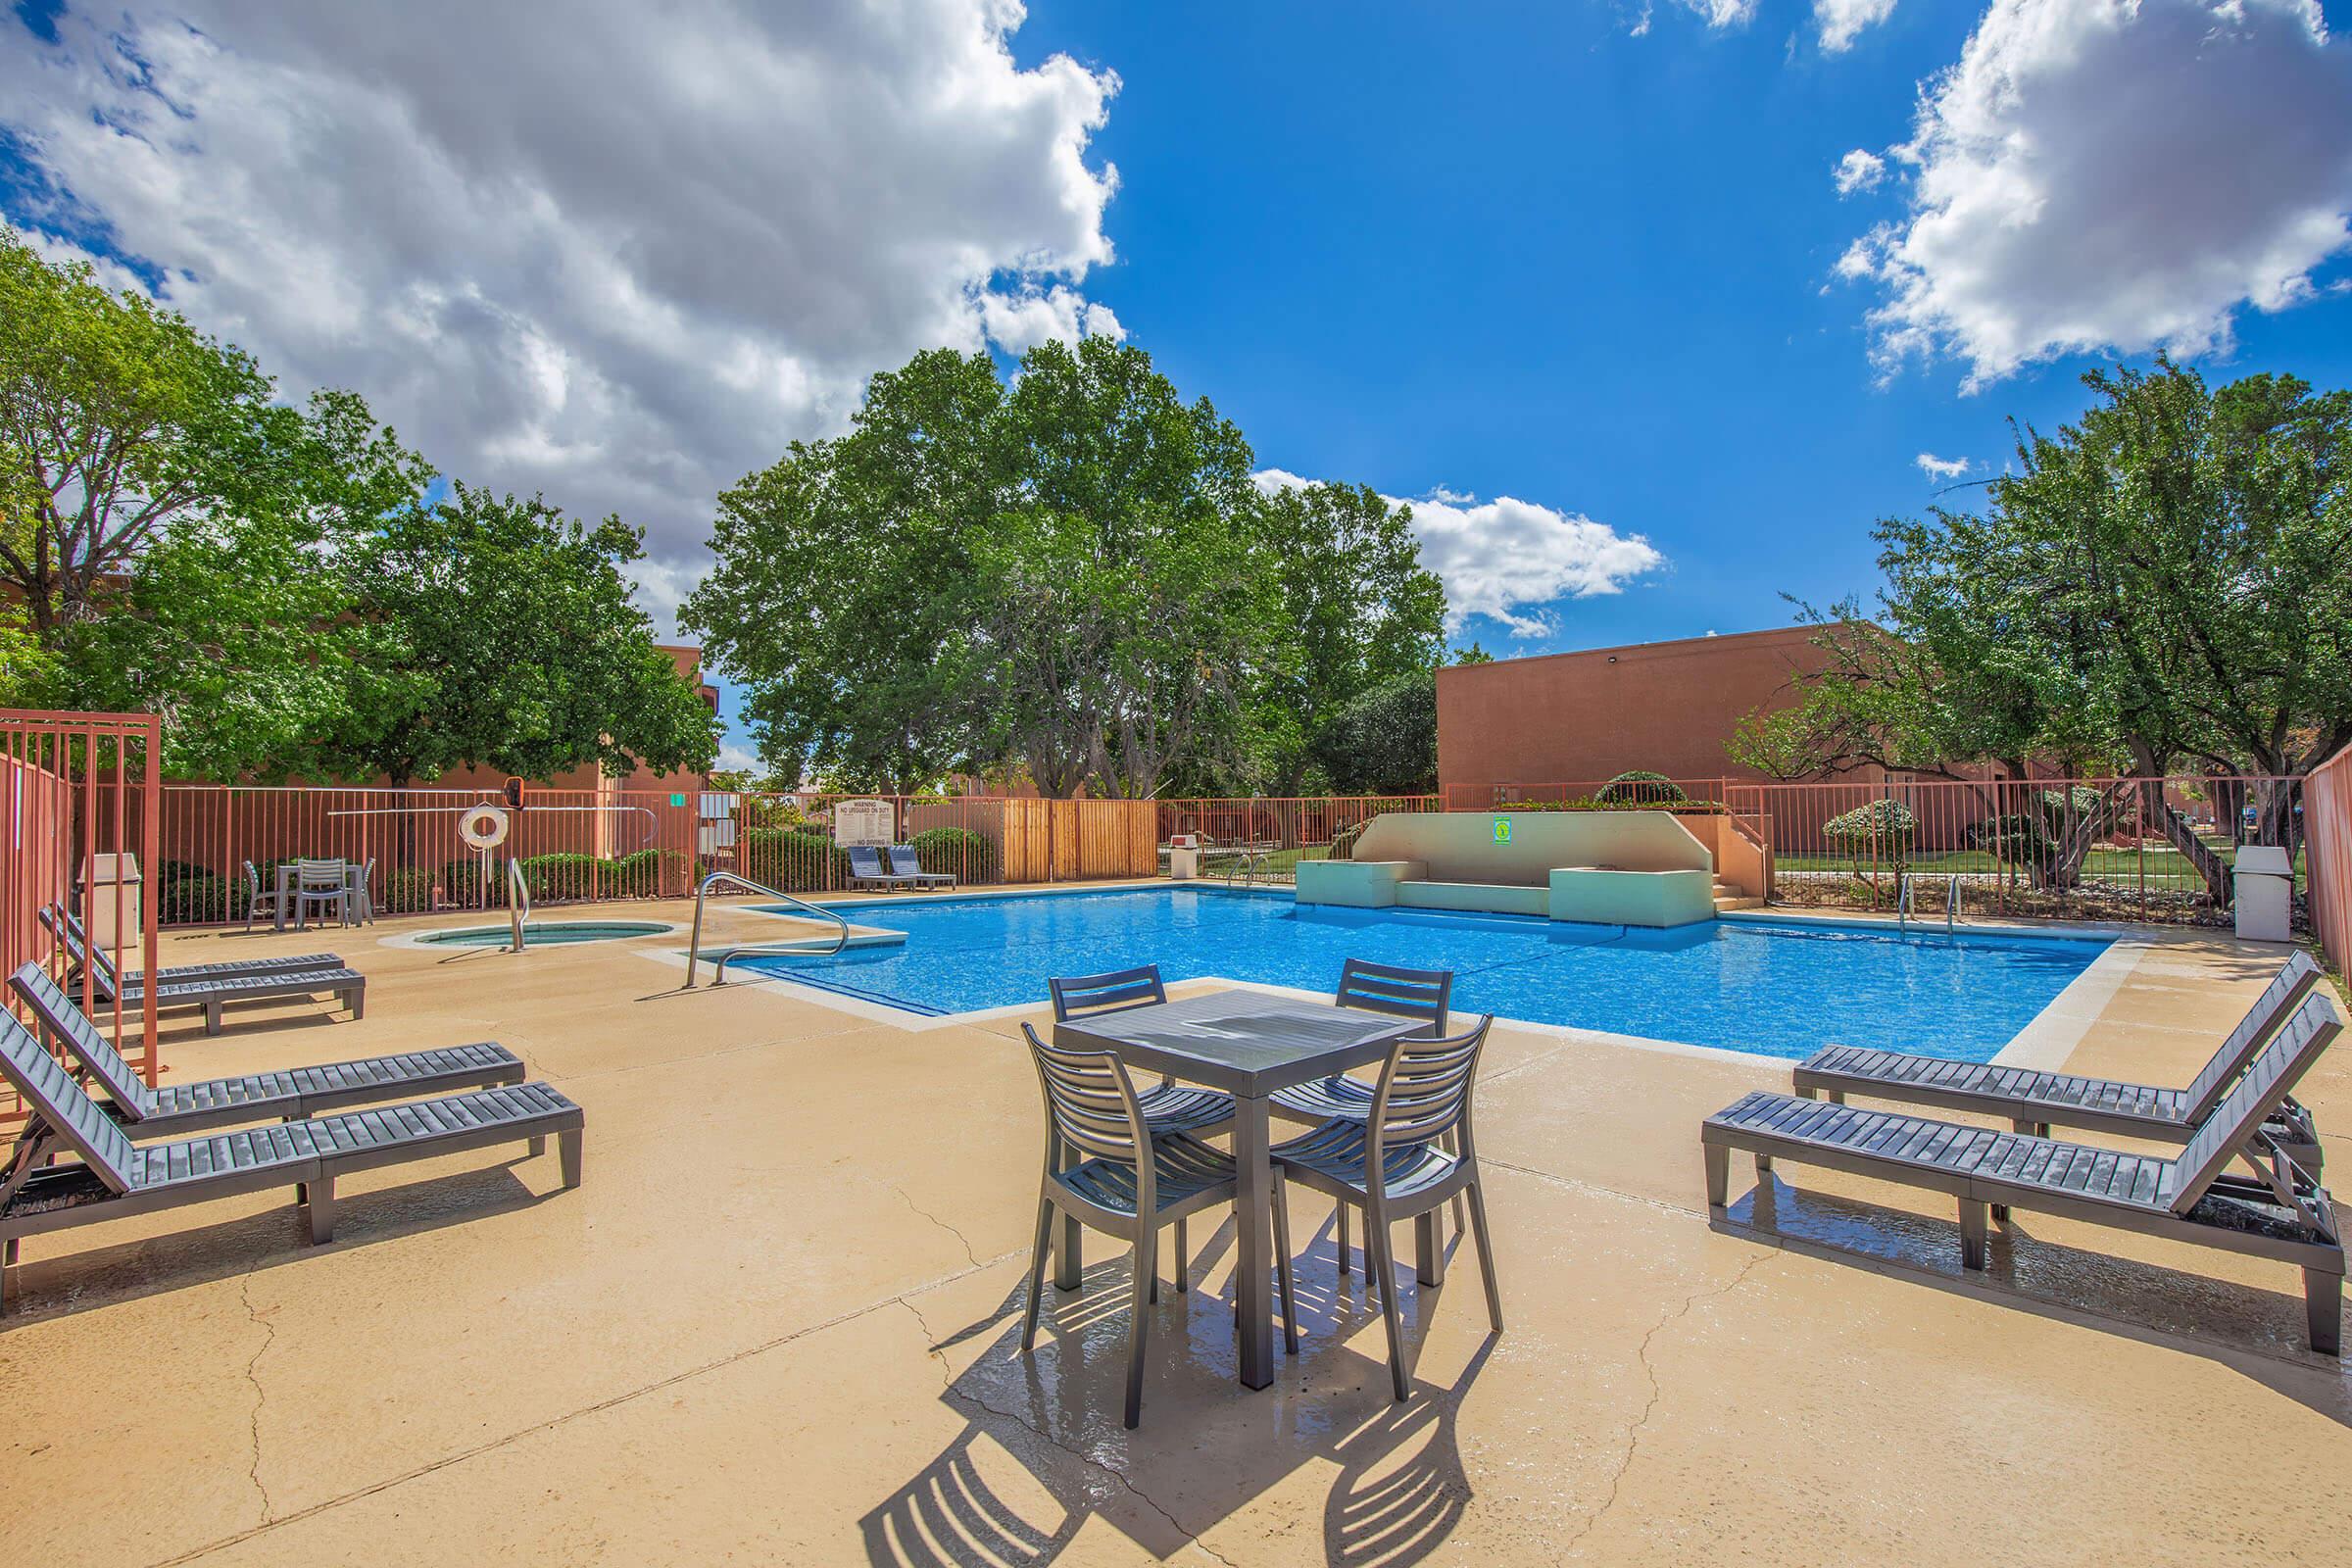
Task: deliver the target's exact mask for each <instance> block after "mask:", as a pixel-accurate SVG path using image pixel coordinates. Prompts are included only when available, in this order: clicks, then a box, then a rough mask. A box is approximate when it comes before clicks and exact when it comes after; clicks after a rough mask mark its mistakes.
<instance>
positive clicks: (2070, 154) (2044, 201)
mask: <svg viewBox="0 0 2352 1568" xmlns="http://www.w3.org/2000/svg"><path fill="white" fill-rule="evenodd" d="M1892 151H1893V153H1894V156H1895V157H1896V158H1897V159H1898V160H1899V161H1901V162H1902V163H1904V164H1905V165H1907V166H1909V167H1910V170H1911V173H1910V175H1909V181H1910V191H1909V194H1910V198H1911V212H1910V215H1909V217H1908V218H1907V219H1905V220H1904V221H1901V222H1899V223H1895V224H1889V225H1885V226H1882V227H1880V228H1878V229H1876V230H1874V231H1873V232H1872V233H1870V234H1869V235H1867V236H1865V237H1863V238H1862V239H1860V240H1857V241H1856V242H1855V243H1854V245H1853V246H1852V247H1851V248H1850V249H1849V250H1848V251H1847V252H1846V253H1845V255H1844V257H1843V258H1841V259H1840V261H1839V263H1838V275H1840V276H1842V277H1846V278H1849V279H1851V278H1868V279H1872V280H1875V282H1876V283H1877V284H1878V285H1879V286H1880V287H1881V288H1882V289H1883V290H1884V291H1885V298H1884V300H1883V302H1882V303H1881V305H1880V306H1879V307H1878V308H1877V309H1876V310H1874V311H1873V312H1872V315H1871V325H1872V328H1873V354H1874V358H1875V359H1876V360H1877V361H1878V363H1879V364H1880V365H1881V367H1882V368H1884V369H1887V370H1891V369H1892V368H1895V367H1896V366H1899V365H1900V364H1901V363H1903V362H1904V361H1906V360H1908V359H1912V358H1927V357H1930V356H1933V355H1936V354H1939V353H1948V354H1952V355H1955V356H1957V357H1959V358H1962V359H1964V360H1966V361H1967V362H1968V364H1969V376H1968V384H1969V385H1970V386H1971V387H1972V388H1973V387H1976V386H1981V385H1983V384H1984V383H1985V382H1987V381H1990V380H1994V379H1997V378H1999V377H2001V376H2004V375H2007V374H2009V373H2011V372H2013V371H2015V370H2016V369H2018V368H2020V367H2022V366H2024V365H2027V364H2030V363H2033V362H2035V361H2039V360H2046V359H2049V358H2051V357H2053V356H2056V355H2059V354H2065V353H2073V352H2082V351H2087V350H2096V349H2112V350H2116V351H2119V352H2124V353H2135V352H2140V351H2144V350H2147V349H2150V348H2156V347H2167V348H2171V349H2173V350H2175V351H2176V352H2179V353H2182V354H2197V353H2203V352H2208V351H2213V350H2218V349H2224V348H2226V347H2227V346H2228V344H2229V331H2230V319H2231V317H2232V316H2233V315H2234V313H2235V312H2236V311H2237V310H2239V309H2240V308H2241V307H2243V306H2246V305H2251V306H2253V307H2254V308H2255V309H2257V310H2261V311H2278V310H2282V309H2284V308H2286V307H2288V306H2290V305H2293V304H2296V303H2298V302H2299V301H2301V300H2304V299H2306V298H2308V297H2310V296H2311V295H2312V293H2313V292H2314V287H2313V281H2312V276H2311V274H2312V271H2313V270H2314V269H2315V268H2317V267H2319V266H2321V265H2322V264H2323V263H2325V262H2327V260H2328V259H2329V258H2330V257H2332V256H2335V255H2337V254H2338V253H2340V252H2342V251H2343V250H2344V249H2345V248H2346V246H2347V244H2348V243H2352V230H2348V229H2347V225H2346V221H2345V219H2346V214H2347V212H2352V47H2347V46H2346V45H2345V44H2343V43H2341V42H2339V41H2337V40H2335V39H2333V38H2331V37H2329V35H2328V33H2327V25H2326V23H2325V22H2324V21H2323V19H2322V17H2321V13H2320V8H2319V6H2318V5H2317V4H2316V3H2314V0H1994V4H1993V5H1992V7H1991V9H1989V10H1988V11H1986V12H1985V16H1984V18H1983V19H1982V20H1981V21H1980V22H1979V23H1978V25H1977V29H1976V31H1975V33H1973V34H1972V35H1971V36H1970V38H1969V40H1968V43H1967V44H1966V46H1965V47H1964V48H1963V49H1962V51H1961V56H1960V60H1959V62H1958V63H1957V64H1956V65H1954V66H1953V67H1951V68H1950V69H1949V70H1948V71H1945V72H1943V73H1940V74H1939V75H1937V76H1936V78H1934V79H1933V80H1932V81H1930V82H1929V83H1927V84H1926V86H1925V88H1924V89H1923V92H1922V96H1921V102H1920V109H1919V115H1918V120H1917V123H1916V124H1915V125H1914V128H1913V133H1912V137H1911V140H1910V141H1909V142H1908V143H1906V144H1904V145H1903V146H1900V147H1897V148H1894V149H1893V150H1892Z"/></svg>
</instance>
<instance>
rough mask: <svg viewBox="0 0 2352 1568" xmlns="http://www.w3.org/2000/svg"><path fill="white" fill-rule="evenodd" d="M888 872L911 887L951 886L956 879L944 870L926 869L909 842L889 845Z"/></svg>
mask: <svg viewBox="0 0 2352 1568" xmlns="http://www.w3.org/2000/svg"><path fill="white" fill-rule="evenodd" d="M890 874H891V875H892V876H895V877H897V878H899V879H900V880H901V881H904V882H906V883H907V884H909V885H911V886H913V887H918V888H938V887H948V888H952V887H954V886H955V885H956V879H955V878H954V877H953V876H951V875H949V874H948V873H947V872H945V871H926V870H924V869H923V862H922V860H921V859H920V858H917V857H916V855H915V853H914V846H913V845H911V844H893V845H892V846H891V847H890Z"/></svg>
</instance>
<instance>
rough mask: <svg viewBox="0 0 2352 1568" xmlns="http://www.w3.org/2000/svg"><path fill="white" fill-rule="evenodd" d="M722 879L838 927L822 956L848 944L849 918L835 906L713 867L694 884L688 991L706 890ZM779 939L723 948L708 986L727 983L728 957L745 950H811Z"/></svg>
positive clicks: (696, 957) (707, 896)
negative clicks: (827, 906) (829, 907)
mask: <svg viewBox="0 0 2352 1568" xmlns="http://www.w3.org/2000/svg"><path fill="white" fill-rule="evenodd" d="M722 882H727V883H732V884H733V885H735V886H736V887H739V888H741V889H743V890H744V891H745V892H747V893H757V894H760V895H761V896H763V897H765V898H770V899H781V900H783V901H784V902H785V903H786V904H789V905H791V906H792V907H794V908H796V909H806V910H807V911H808V912H809V914H810V915H812V916H815V917H816V918H818V919H824V920H830V921H832V922H833V923H834V924H835V925H836V926H838V927H840V930H838V931H837V932H835V933H834V937H833V946H831V947H830V948H827V949H825V950H824V956H826V957H831V956H833V955H834V954H837V953H839V952H840V951H841V950H842V949H844V948H846V947H848V946H849V945H850V922H849V919H848V917H847V916H846V915H843V914H842V913H840V912H839V911H838V910H834V909H828V908H826V907H824V906H822V905H818V904H810V903H809V901H808V900H807V899H796V898H794V897H793V896H792V895H791V894H789V893H786V892H785V891H784V890H783V889H781V888H771V887H769V886H767V884H765V883H763V882H755V881H753V880H752V879H751V878H750V877H748V876H739V875H737V874H736V873H735V872H733V871H713V872H711V874H710V875H709V876H707V877H704V878H703V880H702V881H701V882H699V883H698V884H696V886H695V890H694V930H693V931H692V933H691V934H689V935H688V937H687V938H686V989H687V990H688V991H692V990H693V989H694V970H695V965H696V964H698V963H700V962H701V961H702V956H703V905H704V904H705V902H706V901H708V900H709V899H710V897H711V889H712V888H714V887H716V886H718V885H719V884H720V883H722ZM781 942H782V939H778V941H777V942H774V943H762V942H755V943H752V944H749V945H748V946H744V947H733V948H729V949H727V951H726V952H724V953H722V954H720V955H719V956H718V957H717V960H716V961H715V963H714V964H713V966H712V969H711V985H712V986H723V985H725V984H726V983H727V962H728V960H729V959H731V958H738V957H741V956H743V955H745V954H747V953H761V952H789V953H809V952H813V951H814V950H812V949H809V948H806V947H801V946H798V945H795V946H792V947H789V948H787V947H784V946H782V945H781Z"/></svg>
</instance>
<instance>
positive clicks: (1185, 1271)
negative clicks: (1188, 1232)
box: [1176, 1220, 1193, 1292]
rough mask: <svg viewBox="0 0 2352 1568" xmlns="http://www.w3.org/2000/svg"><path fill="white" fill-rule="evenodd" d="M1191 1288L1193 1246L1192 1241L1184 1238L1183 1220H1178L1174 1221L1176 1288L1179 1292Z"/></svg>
mask: <svg viewBox="0 0 2352 1568" xmlns="http://www.w3.org/2000/svg"><path fill="white" fill-rule="evenodd" d="M1192 1288H1193V1247H1192V1243H1191V1242H1189V1241H1188V1240H1186V1239H1185V1234H1184V1221H1182V1220H1178V1221H1177V1222H1176V1289H1177V1290H1178V1291H1180V1292H1181V1291H1189V1290H1191V1289H1192Z"/></svg>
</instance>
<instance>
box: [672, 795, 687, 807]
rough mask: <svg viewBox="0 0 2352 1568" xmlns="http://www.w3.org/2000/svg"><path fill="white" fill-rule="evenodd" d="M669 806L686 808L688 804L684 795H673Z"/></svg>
mask: <svg viewBox="0 0 2352 1568" xmlns="http://www.w3.org/2000/svg"><path fill="white" fill-rule="evenodd" d="M669 804H670V805H672V806H684V805H685V804H686V797H685V796H683V795H672V796H671V797H670V798H669Z"/></svg>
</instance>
